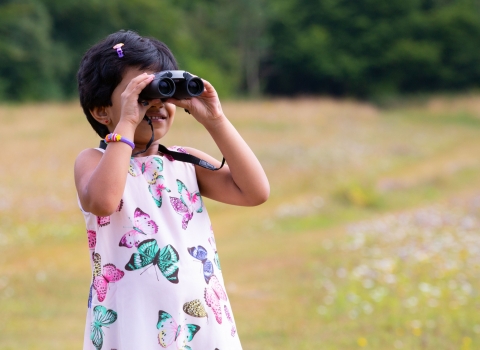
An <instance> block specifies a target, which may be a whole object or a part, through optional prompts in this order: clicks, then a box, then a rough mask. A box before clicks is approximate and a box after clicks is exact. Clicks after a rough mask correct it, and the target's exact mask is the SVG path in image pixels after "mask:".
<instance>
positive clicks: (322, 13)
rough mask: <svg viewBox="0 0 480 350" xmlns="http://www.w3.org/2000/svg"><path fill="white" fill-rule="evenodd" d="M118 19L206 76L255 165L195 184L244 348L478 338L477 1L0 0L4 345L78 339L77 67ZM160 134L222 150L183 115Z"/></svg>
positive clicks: (85, 262) (58, 345) (83, 144)
mask: <svg viewBox="0 0 480 350" xmlns="http://www.w3.org/2000/svg"><path fill="white" fill-rule="evenodd" d="M119 29H130V30H135V31H137V32H138V33H139V34H141V35H144V36H154V37H156V38H158V39H160V40H162V41H164V42H165V43H166V44H167V45H168V46H169V47H170V48H171V49H172V51H173V53H174V54H175V56H176V58H177V60H178V62H179V64H180V67H181V68H182V69H185V70H188V71H190V72H192V73H194V74H197V75H199V76H201V77H204V78H206V79H208V80H209V81H211V82H212V83H213V84H214V86H215V87H216V88H217V90H218V91H219V94H220V97H221V99H222V104H223V106H224V110H225V111H226V114H227V116H228V117H229V118H230V119H231V120H232V122H233V124H234V125H235V126H236V127H237V129H238V130H239V131H240V133H241V134H242V135H243V136H244V138H245V139H246V140H247V142H248V143H249V144H250V145H251V147H252V148H253V150H254V151H255V152H256V154H257V155H258V157H259V158H260V161H261V162H262V164H263V165H264V167H265V170H266V171H267V175H268V176H269V179H270V183H271V188H272V192H271V196H270V199H269V201H268V202H267V203H265V204H264V205H262V206H260V207H256V208H238V207H231V206H226V205H223V204H219V203H215V202H212V201H209V200H206V205H207V208H208V210H209V213H210V216H211V218H212V222H213V225H214V226H213V228H214V231H215V234H216V239H217V247H218V250H219V254H220V259H221V261H222V271H223V274H224V279H225V281H226V287H227V291H228V293H229V297H230V299H231V303H232V307H233V310H234V314H235V318H236V322H237V329H238V332H239V335H240V339H241V340H242V343H243V346H244V349H245V350H250V349H252V350H255V349H360V348H365V349H435V350H437V349H462V350H467V349H479V348H480V317H479V316H478V315H479V311H480V297H479V290H480V279H479V277H478V276H479V273H480V240H479V233H480V176H479V175H480V157H478V155H479V154H480V137H479V133H480V93H479V87H480V1H478V0H390V1H388V2H387V1H383V0H361V1H343V0H315V1H312V0H308V1H307V0H275V1H273V0H255V1H254V0H214V1H212V0H211V1H204V0H197V1H195V2H192V1H185V0H177V1H168V0H157V1H150V0H148V1H147V0H128V1H127V0H111V1H99V0H81V1H80V0H62V1H59V0H12V1H8V0H3V1H0V122H1V127H0V139H1V140H2V151H3V152H2V156H1V160H2V166H1V168H0V169H1V170H0V349H78V348H81V346H82V342H83V330H84V325H85V315H86V307H87V297H88V292H89V285H90V280H91V275H90V265H89V256H88V254H89V252H88V245H87V236H86V232H85V228H84V223H83V218H82V215H81V213H80V211H79V209H78V207H77V203H76V200H77V199H76V193H75V187H74V183H73V163H74V160H75V158H76V156H77V154H78V153H79V152H80V151H81V150H82V149H85V148H87V147H95V146H96V145H97V144H98V141H99V140H98V137H97V136H96V135H95V133H94V132H93V130H91V128H90V127H89V125H88V124H87V123H86V121H85V117H84V115H83V114H82V111H81V109H80V106H79V103H78V100H77V91H76V70H77V68H78V64H79V61H80V59H81V57H82V55H83V53H84V52H85V51H86V50H87V49H88V48H89V47H90V46H91V45H93V44H94V43H96V42H97V41H98V40H100V39H102V38H103V37H105V36H106V35H108V34H110V33H111V32H114V31H117V30H119ZM73 131H74V132H73ZM164 143H165V144H166V145H174V144H176V145H186V146H191V147H196V148H199V149H202V150H204V151H206V152H208V153H211V154H212V155H214V156H215V157H217V158H221V155H220V153H219V151H218V150H217V148H216V146H215V144H214V143H213V142H212V141H211V140H210V138H209V136H208V133H207V132H206V131H205V130H204V129H202V127H201V126H200V125H198V123H196V122H194V121H193V120H192V119H191V117H189V116H188V115H187V114H185V113H183V111H180V110H179V111H178V112H177V118H176V121H175V124H174V126H173V128H172V130H171V131H170V132H169V134H168V135H167V136H166V140H165V141H164ZM132 297H134V296H132Z"/></svg>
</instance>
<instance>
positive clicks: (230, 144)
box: [168, 80, 270, 206]
mask: <svg viewBox="0 0 480 350" xmlns="http://www.w3.org/2000/svg"><path fill="white" fill-rule="evenodd" d="M204 84H205V91H204V92H203V94H202V95H201V96H199V97H196V98H192V99H189V100H180V101H179V100H173V99H170V100H168V102H171V103H173V104H175V105H177V106H178V107H181V108H186V109H188V110H189V111H190V113H191V114H192V115H193V116H194V118H195V119H196V120H197V121H198V122H200V123H201V124H202V125H203V126H204V127H205V128H206V129H207V131H208V132H209V133H210V135H211V136H212V138H213V140H214V141H215V143H216V144H217V146H218V148H219V149H220V151H221V152H222V154H223V156H224V157H225V159H226V160H227V163H228V165H225V166H224V167H223V168H222V169H220V170H218V171H211V170H207V169H204V168H201V167H198V166H196V172H197V178H198V183H199V187H200V192H201V194H202V195H203V196H205V197H208V198H211V199H214V200H217V201H220V202H223V203H228V204H235V205H241V206H254V205H258V204H261V203H263V202H265V201H266V200H267V198H268V196H269V193H270V186H269V183H268V179H267V176H266V174H265V172H264V170H263V168H262V166H261V164H260V162H259V161H258V159H257V157H256V156H255V154H254V153H253V151H252V150H251V149H250V147H249V146H248V145H247V143H246V142H245V140H244V139H243V138H242V137H241V135H240V134H239V133H238V131H237V130H236V129H235V127H234V126H233V125H232V124H231V123H230V121H229V120H228V119H227V117H226V116H225V114H224V113H223V110H222V107H221V104H220V100H219V99H218V95H217V93H216V91H215V89H214V88H213V86H212V85H211V84H210V83H208V82H207V81H205V80H204ZM188 152H190V153H191V154H193V155H195V156H197V157H199V158H202V159H204V160H206V161H208V162H209V163H211V164H213V165H216V166H217V167H218V166H219V165H220V164H219V162H218V161H216V160H215V159H213V158H212V157H210V156H208V155H207V154H205V153H203V152H200V151H198V150H195V149H188Z"/></svg>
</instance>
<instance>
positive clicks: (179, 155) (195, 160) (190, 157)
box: [99, 140, 225, 171]
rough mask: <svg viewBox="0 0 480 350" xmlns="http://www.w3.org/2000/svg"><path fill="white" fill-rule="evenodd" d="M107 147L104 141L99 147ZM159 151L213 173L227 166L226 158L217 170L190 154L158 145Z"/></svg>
mask: <svg viewBox="0 0 480 350" xmlns="http://www.w3.org/2000/svg"><path fill="white" fill-rule="evenodd" d="M107 145H108V144H107V143H106V142H105V141H104V140H101V141H100V145H99V147H100V148H102V149H107ZM158 151H159V152H161V153H163V154H166V155H169V156H170V157H172V158H173V159H175V160H178V161H179V162H184V163H192V164H195V165H198V166H201V167H202V168H205V169H208V170H212V171H215V170H220V169H221V168H222V167H223V166H224V164H225V158H223V160H222V164H221V165H220V167H219V168H216V167H215V166H213V165H212V164H210V163H209V162H207V161H205V160H203V159H200V158H198V157H195V156H193V155H191V154H188V153H182V152H175V151H171V150H169V149H168V148H167V147H165V146H164V145H158Z"/></svg>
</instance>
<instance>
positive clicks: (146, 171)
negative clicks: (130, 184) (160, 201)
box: [128, 157, 163, 184]
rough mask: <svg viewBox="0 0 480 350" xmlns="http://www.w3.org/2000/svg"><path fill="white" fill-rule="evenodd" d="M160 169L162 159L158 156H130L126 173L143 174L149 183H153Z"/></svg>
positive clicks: (161, 168) (161, 167)
mask: <svg viewBox="0 0 480 350" xmlns="http://www.w3.org/2000/svg"><path fill="white" fill-rule="evenodd" d="M162 170H163V161H162V159H160V158H158V157H147V158H145V159H137V158H131V159H130V168H129V170H128V173H129V174H130V175H132V176H133V177H137V176H140V175H143V176H144V177H145V180H147V182H148V183H149V184H154V183H155V181H156V180H157V178H158V177H159V176H160V172H161V171H162Z"/></svg>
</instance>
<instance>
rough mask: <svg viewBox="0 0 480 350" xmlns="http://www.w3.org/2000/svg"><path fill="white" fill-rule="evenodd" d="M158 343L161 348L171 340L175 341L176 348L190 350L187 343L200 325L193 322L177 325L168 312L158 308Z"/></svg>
mask: <svg viewBox="0 0 480 350" xmlns="http://www.w3.org/2000/svg"><path fill="white" fill-rule="evenodd" d="M157 329H159V330H160V332H159V333H158V343H159V344H160V346H161V347H162V348H166V347H169V346H170V345H171V344H172V343H173V342H175V343H176V347H177V349H179V350H180V349H181V350H191V349H192V348H191V347H190V346H188V345H187V342H191V341H192V339H193V337H194V336H195V334H197V332H198V331H199V330H200V326H197V325H195V324H186V325H178V324H177V322H176V321H175V320H174V319H173V317H172V315H170V314H169V313H168V312H166V311H163V310H160V311H159V312H158V323H157Z"/></svg>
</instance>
